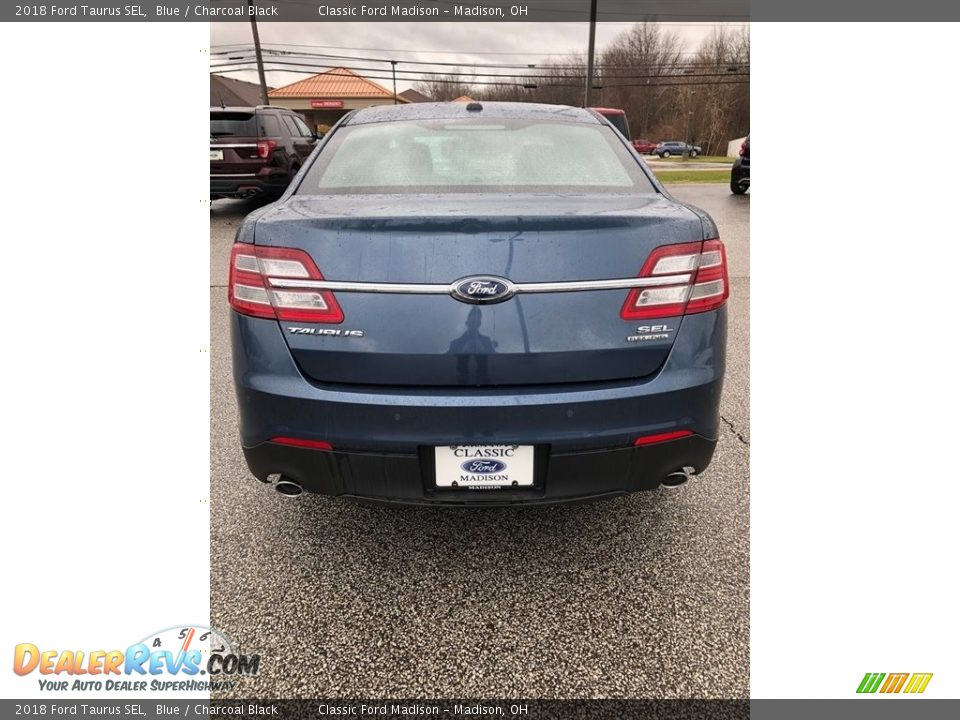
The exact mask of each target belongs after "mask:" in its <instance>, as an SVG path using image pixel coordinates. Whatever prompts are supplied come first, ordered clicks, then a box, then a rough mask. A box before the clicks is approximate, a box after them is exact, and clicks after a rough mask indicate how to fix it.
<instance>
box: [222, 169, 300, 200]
mask: <svg viewBox="0 0 960 720" xmlns="http://www.w3.org/2000/svg"><path fill="white" fill-rule="evenodd" d="M289 184H290V176H289V175H287V174H281V173H270V174H265V173H262V172H261V173H236V174H232V175H211V176H210V197H213V198H221V197H223V198H240V197H250V196H252V195H260V194H266V195H281V194H283V191H284V190H286V189H287V185H289Z"/></svg>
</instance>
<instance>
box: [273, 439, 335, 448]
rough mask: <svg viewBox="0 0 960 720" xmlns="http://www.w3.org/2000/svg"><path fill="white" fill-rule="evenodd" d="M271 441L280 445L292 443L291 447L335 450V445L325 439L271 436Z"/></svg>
mask: <svg viewBox="0 0 960 720" xmlns="http://www.w3.org/2000/svg"><path fill="white" fill-rule="evenodd" d="M270 442H272V443H278V444H280V445H290V446H291V447H299V448H308V449H310V450H333V445H331V444H330V443H328V442H324V441H323V440H302V439H300V438H292V437H275V438H270Z"/></svg>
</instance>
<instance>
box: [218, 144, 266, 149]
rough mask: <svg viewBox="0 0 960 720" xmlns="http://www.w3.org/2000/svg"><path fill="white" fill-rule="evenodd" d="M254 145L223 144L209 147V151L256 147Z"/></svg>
mask: <svg viewBox="0 0 960 720" xmlns="http://www.w3.org/2000/svg"><path fill="white" fill-rule="evenodd" d="M256 146H257V144H256V143H223V145H213V144H211V145H210V149H211V150H220V149H222V148H238V147H256Z"/></svg>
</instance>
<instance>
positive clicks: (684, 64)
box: [211, 49, 749, 72]
mask: <svg viewBox="0 0 960 720" xmlns="http://www.w3.org/2000/svg"><path fill="white" fill-rule="evenodd" d="M249 52H250V50H249V49H247V50H241V51H234V52H221V53H211V55H217V56H220V55H224V56H226V58H225V59H226V60H245V59H248V58H249V57H250V55H249ZM264 52H265V53H267V54H269V55H274V56H279V57H291V58H297V59H309V58H317V59H321V60H355V61H359V62H375V63H384V64H386V63H394V62H396V63H398V64H399V63H402V64H404V65H425V66H437V67H454V68H465V67H476V68H494V69H501V70H542V69H548V68H549V69H557V70H565V69H579V68H581V67H582V65H570V64H559V63H544V64H543V66H542V67H538V66H537V65H536V64H532V65H531V64H526V65H518V64H509V63H508V64H503V63H498V64H492V63H470V62H428V61H420V60H395V59H383V58H374V57H360V56H356V55H327V54H324V53H306V52H289V51H276V50H270V49H264ZM244 53H246V54H244ZM748 64H749V63H747V62H743V61H731V62H689V61H670V60H666V61H664V62H661V63H634V64H631V65H604V64H598V65H596V67H597V68H598V69H599V70H635V69H638V68H643V67H654V68H660V67H668V66H673V67H677V68H685V69H686V68H690V69H695V68H715V67H717V66H720V65H727V66H741V67H745V66H747V65H748ZM325 66H329V67H332V66H333V65H332V64H325ZM398 72H399V71H398ZM423 72H427V71H423Z"/></svg>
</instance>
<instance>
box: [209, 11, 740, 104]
mask: <svg viewBox="0 0 960 720" xmlns="http://www.w3.org/2000/svg"><path fill="white" fill-rule="evenodd" d="M631 24H632V23H597V48H598V49H602V48H603V47H605V46H606V45H607V44H608V43H609V42H610V41H611V40H613V39H614V38H615V37H616V36H617V35H618V34H620V33H621V32H623V31H624V30H625V29H627V28H628V27H629V26H630V25H631ZM663 25H664V27H665V29H668V30H670V31H673V32H676V33H677V34H678V35H679V36H680V37H681V40H682V41H683V43H684V45H685V48H686V50H687V51H688V52H692V51H694V50H695V49H696V48H697V46H698V45H699V44H700V42H701V41H702V40H703V39H704V38H705V37H707V36H708V35H709V34H710V33H711V32H712V31H713V29H714V27H717V26H718V24H715V23H664V24H663ZM258 27H259V31H260V42H261V43H262V44H263V45H265V46H266V45H268V44H271V43H275V44H281V43H283V44H289V45H312V46H317V47H314V48H310V49H309V51H310V52H314V53H325V54H334V55H353V56H363V57H373V58H383V59H387V60H389V59H395V60H401V61H402V60H417V61H426V62H454V63H459V64H461V65H462V66H463V68H464V69H466V68H468V67H469V66H470V65H472V64H474V63H498V64H499V63H523V64H528V63H537V62H543V61H544V60H546V59H547V58H549V57H554V58H560V57H563V56H564V55H567V54H569V53H571V52H582V53H585V52H586V50H587V40H588V38H587V34H588V28H589V26H588V24H587V23H533V22H526V23H500V22H491V23H479V22H459V23H457V22H450V23H439V22H420V23H416V22H411V23H400V22H390V23H375V22H358V23H345V22H340V23H320V22H315V23H278V22H264V23H260V24H259V26H258ZM727 27H731V28H739V27H740V26H739V25H734V24H727ZM252 43H253V36H252V33H251V29H250V24H249V23H246V22H219V23H217V22H213V23H210V45H211V52H216V51H217V50H218V48H217V47H216V46H218V45H221V46H222V45H235V44H239V45H252ZM220 49H221V50H222V49H224V48H220ZM297 49H301V50H302V49H306V48H297ZM501 53H502V54H501ZM211 57H212V59H213V62H214V63H216V62H217V60H218V56H216V55H213V56H211ZM298 62H304V61H303V60H298ZM311 62H312V61H311ZM317 62H322V61H320V60H317ZM327 62H331V63H333V64H334V65H352V66H354V67H358V66H362V67H377V65H373V64H371V63H369V62H361V61H357V60H341V61H335V60H329V61H327ZM326 67H330V66H326ZM326 67H324V66H320V67H318V69H317V72H320V71H322V70H323V69H326ZM383 67H384V71H383V73H382V74H383V75H385V76H389V75H390V72H389V65H384V66H383ZM417 68H419V69H420V70H437V71H442V70H444V68H443V67H426V66H406V68H404V66H403V64H402V63H401V64H400V65H398V69H399V70H403V69H407V70H413V69H417ZM304 69H306V68H304ZM481 72H483V71H482V70H481ZM487 72H503V71H502V70H501V71H497V70H487ZM361 74H366V75H375V74H376V73H374V72H366V73H361ZM228 77H234V78H238V79H240V80H249V81H251V82H256V81H257V73H256V71H255V70H251V71H244V72H231V73H229V74H228ZM305 77H308V75H307V74H300V73H290V72H282V71H270V70H268V71H267V85H269V86H271V87H280V86H282V85H287V84H289V83H292V82H296V81H297V80H301V79H303V78H305ZM376 82H379V83H380V84H381V85H389V84H390V81H389V80H383V79H377V80H376ZM412 84H413V83H412V82H411V81H409V80H403V79H402V74H401V75H398V80H397V88H398V89H399V90H400V91H403V90H406V89H407V88H409V87H410V86H411V85H412Z"/></svg>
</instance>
